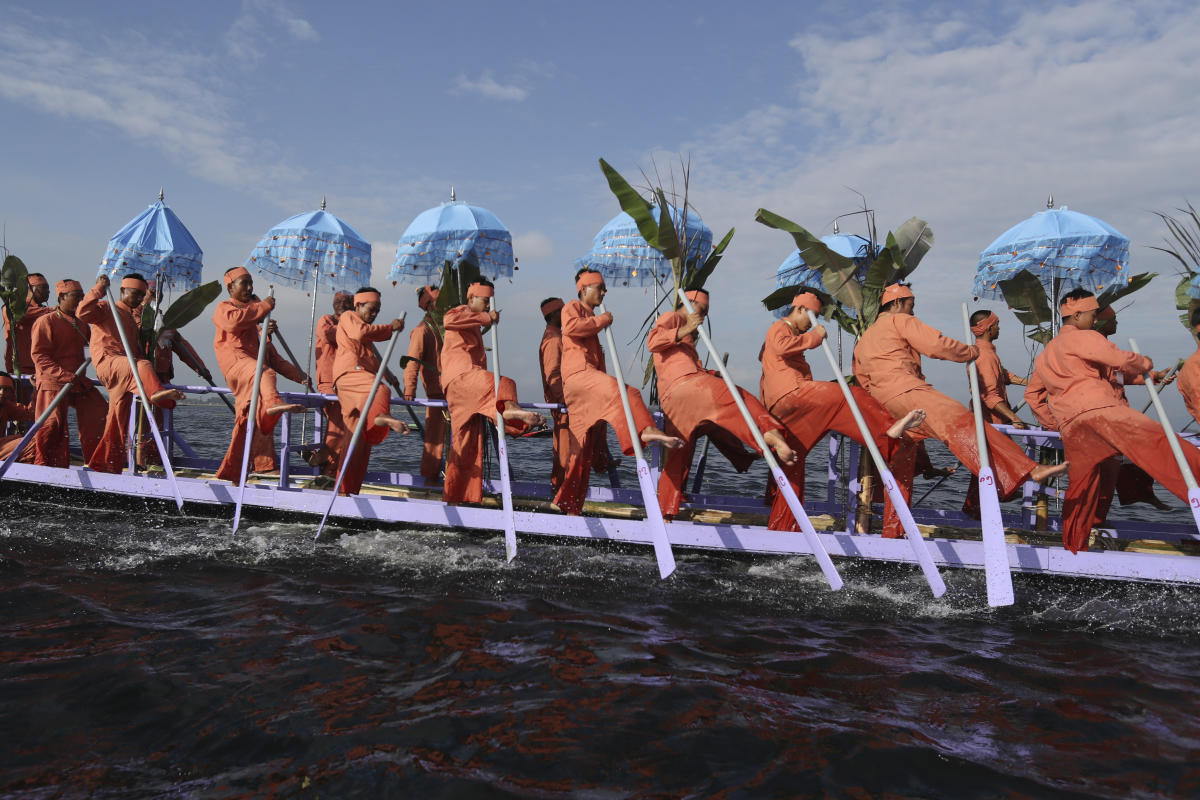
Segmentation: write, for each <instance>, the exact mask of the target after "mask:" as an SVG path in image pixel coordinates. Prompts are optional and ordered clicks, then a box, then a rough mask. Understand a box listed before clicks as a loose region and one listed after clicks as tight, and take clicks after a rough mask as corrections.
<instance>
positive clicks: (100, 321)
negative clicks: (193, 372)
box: [75, 273, 184, 473]
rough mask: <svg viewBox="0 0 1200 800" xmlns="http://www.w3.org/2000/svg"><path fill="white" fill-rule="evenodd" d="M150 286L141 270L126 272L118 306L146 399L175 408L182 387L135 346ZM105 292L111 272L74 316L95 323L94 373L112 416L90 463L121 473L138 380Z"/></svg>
mask: <svg viewBox="0 0 1200 800" xmlns="http://www.w3.org/2000/svg"><path fill="white" fill-rule="evenodd" d="M148 289H149V285H148V284H147V283H146V279H145V278H143V277H142V276H140V275H136V274H132V273H131V274H129V275H126V276H125V277H124V278H122V279H121V296H120V298H119V299H118V300H117V302H116V305H115V306H114V308H115V309H116V311H117V314H118V315H119V317H120V319H121V326H122V328H123V329H124V330H125V339H126V341H128V342H129V346H130V347H131V348H133V350H134V353H133V355H134V359H135V364H136V365H137V371H138V375H139V376H140V377H141V379H142V386H144V387H145V389H146V393H147V394H148V395H149V397H148V398H147V399H148V400H149V401H150V402H151V403H153V404H154V405H156V406H159V407H161V408H174V407H175V401H177V400H182V399H183V397H184V395H183V392H181V391H179V390H177V389H165V388H163V385H162V383H161V382H159V380H158V375H157V373H155V371H154V364H152V363H151V362H150V361H149V360H148V359H145V358H140V357H138V352H137V351H138V347H139V345H140V343H141V338H140V337H139V333H138V329H139V328H140V319H141V314H140V313H138V309H140V308H141V305H142V300H144V299H145V297H146V292H147V290H148ZM107 292H108V276H107V275H101V276H100V277H99V278H97V279H96V285H95V286H93V287H92V289H91V291H89V292H88V293H87V295H86V296H85V297H84V298H83V300H82V301H81V302H80V303H79V307H78V308H77V309H76V311H75V316H76V317H77V318H78V319H79V320H81V321H83V322H86V323H88V324H89V325H90V326H91V329H92V330H91V333H92V337H91V345H90V350H91V353H92V360H93V361H94V362H95V366H96V376H97V377H98V378H99V379H100V382H101V383H103V384H104V387H105V388H106V389H107V390H108V418H107V419H106V420H105V424H104V433H103V434H102V435H101V437H100V442H99V444H98V445H96V449H95V450H94V451H93V452H92V457H91V458H90V459H88V461H87V465H88V468H90V469H94V470H96V471H97V472H112V473H119V472H121V471H122V470H123V469H125V462H126V458H125V441H126V437H127V428H128V425H129V409H130V407H131V405H132V404H133V396H134V393H135V392H136V391H137V383H136V381H135V380H134V377H133V373H132V372H131V371H130V368H129V357H128V355H127V354H126V352H125V346H124V344H123V343H122V341H121V336H120V333H119V332H118V331H117V324H116V320H115V319H114V318H113V312H112V309H111V308H110V307H109V303H108V300H105V299H102V298H104V297H105V295H106V294H107Z"/></svg>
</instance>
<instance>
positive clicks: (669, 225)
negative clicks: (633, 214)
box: [638, 189, 687, 278]
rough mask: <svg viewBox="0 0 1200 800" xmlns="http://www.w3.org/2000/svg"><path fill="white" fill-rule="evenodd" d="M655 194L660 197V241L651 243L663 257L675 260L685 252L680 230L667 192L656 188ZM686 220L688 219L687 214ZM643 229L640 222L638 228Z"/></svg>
mask: <svg viewBox="0 0 1200 800" xmlns="http://www.w3.org/2000/svg"><path fill="white" fill-rule="evenodd" d="M654 194H655V196H656V197H657V198H658V241H657V242H651V244H652V245H654V246H655V247H656V248H658V250H659V252H661V253H662V254H663V258H666V259H669V260H670V261H673V262H675V261H678V260H679V259H680V258H682V257H683V252H682V251H681V250H680V249H679V231H677V230H675V220H673V219H672V218H671V206H670V204H668V203H667V195H666V193H665V192H663V190H662V189H655V190H654ZM684 220H685V221H686V220H687V217H686V216H685V217H684ZM641 229H642V226H641V225H640V224H639V225H638V230H639V231H640V230H641ZM644 235H645V234H643V236H644ZM646 241H648V242H649V241H650V240H649V239H647V240H646ZM676 274H679V273H676ZM679 277H680V278H682V277H683V275H681V274H680V275H679Z"/></svg>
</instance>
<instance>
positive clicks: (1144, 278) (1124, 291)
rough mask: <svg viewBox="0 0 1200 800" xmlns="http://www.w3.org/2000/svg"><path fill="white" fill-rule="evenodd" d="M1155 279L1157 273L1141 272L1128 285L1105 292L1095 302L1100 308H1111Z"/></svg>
mask: <svg viewBox="0 0 1200 800" xmlns="http://www.w3.org/2000/svg"><path fill="white" fill-rule="evenodd" d="M1157 277H1158V273H1157V272H1143V273H1141V274H1140V275H1134V276H1133V277H1132V278H1130V279H1129V283H1127V284H1125V285H1124V286H1122V287H1121V288H1120V289H1114V290H1110V291H1107V292H1105V293H1104V294H1102V295H1100V296H1099V297H1097V298H1096V302H1098V303H1099V304H1100V307H1101V308H1107V307H1108V306H1111V305H1112V304H1113V303H1115V302H1117V301H1118V300H1120V299H1121V298H1122V297H1125V296H1126V295H1130V294H1133V293H1134V292H1136V291H1137V290H1138V289H1141V288H1142V287H1143V286H1145V285H1146V284H1148V283H1149V282H1150V281H1152V280H1154V279H1155V278H1157ZM1177 302H1178V300H1177Z"/></svg>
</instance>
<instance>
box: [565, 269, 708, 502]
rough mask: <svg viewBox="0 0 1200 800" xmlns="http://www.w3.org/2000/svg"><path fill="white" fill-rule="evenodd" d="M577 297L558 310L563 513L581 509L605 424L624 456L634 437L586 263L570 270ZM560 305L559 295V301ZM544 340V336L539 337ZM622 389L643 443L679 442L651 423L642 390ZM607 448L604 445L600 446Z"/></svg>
mask: <svg viewBox="0 0 1200 800" xmlns="http://www.w3.org/2000/svg"><path fill="white" fill-rule="evenodd" d="M575 288H576V291H577V292H578V295H579V299H578V300H572V301H571V302H570V303H568V304H567V305H566V307H565V308H562V309H561V312H560V313H561V320H562V337H561V342H562V365H561V373H562V387H563V388H562V393H563V398H564V401H565V403H566V405H567V420H566V422H567V435H568V456H567V460H566V469H565V473H564V474H565V477H564V479H563V482H562V484H561V485H560V486H559V487H558V491H557V493H556V494H555V497H554V502H555V503H557V504H558V506H559V508H561V509H562V510H563V511H566V512H567V513H568V514H579V513H582V511H583V499H584V497H585V496H586V495H587V488H588V475H589V473H590V472H591V469H592V461H593V458H594V456H595V455H596V451H597V444H599V445H600V446H603V443H604V438H605V437H604V433H605V425H606V424H607V425H611V426H612V428H613V430H614V431H616V434H617V441H618V442H620V444H621V450H622V451H623V452H624V453H625V455H627V456H631V455H633V452H634V451H633V441H632V439H631V438H630V434H629V425H628V424H627V422H626V420H625V409H624V406H623V405H622V403H621V395H620V394H618V392H619V391H620V387H618V385H617V379H616V378H614V377H612V376H611V375H609V374H608V371H607V365H606V363H605V360H604V349H603V348H602V347H601V346H600V331H602V330H604V329H605V328H607V327H608V326H609V325H611V324H612V321H613V315H612V313H611V312H608V311H605V312H604V313H603V314H597V313H596V307H597V306H599V305H600V304H601V303H603V302H604V295H605V293H606V292H607V291H608V289H607V287H606V286H605V284H604V276H603V275H601V274H600V273H599V272H596V271H594V270H590V269H587V268H584V269H581V270H579V272H577V273H576V274H575ZM558 302H559V303H560V304H561V302H562V301H561V300H560V301H558ZM543 341H544V340H543ZM625 394H626V396H628V398H629V408H630V410H631V411H632V412H633V424H634V427H635V428H637V431H638V438H639V439H640V441H641V442H642V444H646V445H650V444H655V443H658V444H662V445H664V446H665V447H667V448H668V449H678V448H680V447H683V444H684V442H683V439H681V438H679V437H678V436H668V435H667V434H665V433H663V432H662V431H660V430H659V429H658V428H657V427H656V426H655V425H654V418H653V417H651V416H650V411H649V410H648V409H647V408H646V403H645V401H644V400H642V393H641V392H639V391H638V390H637V389H635V388H633V387H632V386H629V385H628V384H626V386H625ZM605 453H607V450H605Z"/></svg>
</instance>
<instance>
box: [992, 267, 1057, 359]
mask: <svg viewBox="0 0 1200 800" xmlns="http://www.w3.org/2000/svg"><path fill="white" fill-rule="evenodd" d="M1000 292H1001V293H1002V294H1003V295H1004V302H1005V303H1007V304H1008V307H1009V308H1011V309H1012V311H1013V314H1015V315H1016V317H1017V319H1018V320H1020V322H1021V324H1022V325H1041V324H1042V323H1046V322H1050V321H1052V320H1053V319H1054V315H1053V314H1051V312H1050V300H1049V299H1048V298H1047V297H1046V289H1045V288H1044V287H1043V286H1042V282H1041V281H1039V280H1038V279H1037V277H1036V276H1035V275H1034V274H1033V273H1032V272H1030V271H1029V270H1027V269H1023V270H1021V271H1020V272H1018V273H1017V274H1016V275H1014V276H1013V277H1012V278H1010V279H1009V280H1006V281H1000ZM1030 338H1031V339H1032V338H1033V334H1030ZM1034 341H1039V340H1037V339H1034Z"/></svg>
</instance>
